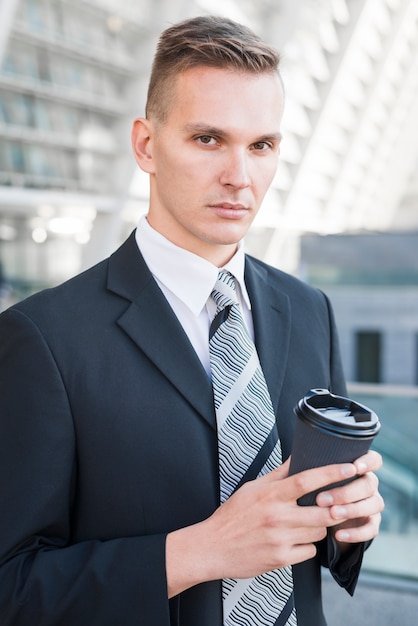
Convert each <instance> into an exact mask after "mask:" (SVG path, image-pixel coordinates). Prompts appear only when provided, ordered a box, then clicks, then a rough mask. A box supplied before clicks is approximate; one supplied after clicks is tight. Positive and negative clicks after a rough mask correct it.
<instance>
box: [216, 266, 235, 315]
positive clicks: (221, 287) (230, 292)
mask: <svg viewBox="0 0 418 626" xmlns="http://www.w3.org/2000/svg"><path fill="white" fill-rule="evenodd" d="M211 295H212V298H213V299H214V300H215V303H216V306H217V310H218V311H221V310H222V309H224V308H225V307H227V306H232V305H233V304H236V303H237V294H236V291H235V280H234V277H233V276H232V274H231V273H230V272H227V271H225V270H221V271H220V272H219V274H218V280H217V281H216V283H215V286H214V288H213V290H212V294H211Z"/></svg>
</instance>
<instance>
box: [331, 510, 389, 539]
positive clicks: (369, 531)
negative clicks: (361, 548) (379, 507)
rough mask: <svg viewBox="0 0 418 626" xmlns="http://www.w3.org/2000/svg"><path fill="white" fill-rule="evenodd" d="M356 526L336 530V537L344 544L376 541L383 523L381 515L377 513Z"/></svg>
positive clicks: (360, 521)
mask: <svg viewBox="0 0 418 626" xmlns="http://www.w3.org/2000/svg"><path fill="white" fill-rule="evenodd" d="M357 522H358V523H357V524H356V525H352V526H346V527H344V528H339V529H337V530H335V532H334V537H335V539H336V540H337V541H341V542H342V543H361V542H363V541H370V540H371V539H374V538H375V537H376V536H377V534H378V532H379V526H380V522H381V514H380V513H376V514H375V515H373V516H370V517H367V518H363V519H361V518H360V519H358V520H357Z"/></svg>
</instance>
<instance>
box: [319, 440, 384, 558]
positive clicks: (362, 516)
mask: <svg viewBox="0 0 418 626" xmlns="http://www.w3.org/2000/svg"><path fill="white" fill-rule="evenodd" d="M354 465H355V467H356V470H357V475H358V478H357V479H356V480H354V481H352V482H351V483H349V484H348V485H345V486H343V487H336V488H335V489H330V490H327V491H323V492H321V493H320V494H318V496H317V498H316V503H317V505H318V507H325V508H326V509H327V508H328V507H331V508H330V509H329V511H330V514H331V517H332V518H333V519H334V520H335V521H336V522H337V524H336V525H335V526H334V527H333V533H334V537H335V539H336V540H337V541H338V542H339V543H341V548H342V549H344V547H345V546H346V545H347V544H353V543H359V542H363V541H368V540H370V539H373V538H374V537H376V535H377V534H378V532H379V526H380V521H381V512H382V511H383V508H384V502H383V498H382V496H381V495H380V494H379V491H378V484H379V481H378V478H377V476H376V475H375V474H374V472H375V471H377V470H378V469H379V468H380V467H381V465H382V457H381V456H380V454H378V453H377V452H374V451H370V452H368V454H366V455H364V456H362V457H360V458H359V459H357V460H356V461H354Z"/></svg>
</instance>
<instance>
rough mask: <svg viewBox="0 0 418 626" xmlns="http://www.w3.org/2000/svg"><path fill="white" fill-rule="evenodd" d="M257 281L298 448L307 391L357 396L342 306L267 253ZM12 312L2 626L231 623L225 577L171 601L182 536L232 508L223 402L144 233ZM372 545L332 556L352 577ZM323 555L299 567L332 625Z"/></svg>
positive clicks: (1, 434) (265, 361) (3, 389)
mask: <svg viewBox="0 0 418 626" xmlns="http://www.w3.org/2000/svg"><path fill="white" fill-rule="evenodd" d="M184 270H185V272H187V268H184ZM246 284H247V286H248V291H249V295H250V298H251V301H252V306H253V317H254V325H255V336H256V344H257V347H258V351H259V355H260V360H261V363H262V366H263V369H264V372H265V376H266V379H267V382H268V386H269V389H270V392H271V396H272V401H273V406H274V407H275V409H276V412H277V421H278V427H279V432H280V436H281V441H282V446H283V451H284V456H285V457H286V456H288V454H289V452H290V446H291V441H292V432H293V425H294V415H293V407H294V405H295V404H296V402H297V400H298V399H299V398H300V397H301V396H303V395H304V394H305V393H306V392H307V391H308V390H309V389H310V388H312V387H327V388H331V389H332V390H333V391H334V392H336V393H343V392H344V391H345V388H344V383H343V377H342V372H341V366H340V359H339V354H338V346H337V339H336V335H335V330H334V325H333V320H332V314H331V312H330V308H329V305H328V302H327V300H326V298H325V296H324V295H323V294H322V293H320V292H319V291H316V290H314V289H312V288H310V287H308V286H306V285H304V284H302V283H301V282H299V281H297V280H295V279H294V278H292V277H290V276H287V275H286V274H283V273H282V272H280V271H278V270H275V269H273V268H271V267H268V266H267V265H265V264H263V263H262V262H260V261H258V260H255V259H252V258H247V259H246ZM0 320H1V322H0V415H1V419H0V498H1V501H0V511H1V513H0V623H1V624H2V626H52V625H53V626H58V625H60V626H93V625H94V626H168V625H170V626H221V624H222V620H221V596H220V583H219V581H214V582H210V583H207V584H203V585H200V586H197V587H195V588H193V589H190V590H188V591H186V592H185V593H183V594H181V596H180V597H178V598H175V599H174V600H172V601H171V602H170V603H169V602H168V601H167V591H166V579H165V561H164V558H165V537H166V534H167V533H168V532H170V531H172V530H174V529H178V528H180V527H183V526H186V525H189V524H193V523H195V522H198V521H200V520H203V519H204V518H206V517H208V516H209V515H211V513H212V512H213V511H214V510H215V508H216V507H217V506H218V501H219V494H218V478H217V476H218V471H217V437H216V428H215V415H214V409H213V399H212V391H211V385H210V383H209V380H208V378H207V375H206V373H205V371H204V369H203V367H202V365H201V363H200V361H199V360H198V357H197V356H196V354H195V352H194V350H193V348H192V347H191V344H190V343H189V340H188V339H187V337H186V335H185V333H184V331H183V329H182V328H181V326H180V324H179V322H178V320H177V318H176V316H175V315H174V313H173V312H172V310H171V308H170V306H169V305H168V304H167V301H166V300H165V298H164V296H163V294H162V292H161V291H160V289H159V287H158V286H157V284H156V282H155V281H154V279H153V277H152V276H151V274H150V272H149V270H148V268H147V266H146V264H145V263H144V261H143V259H142V257H141V255H140V254H139V252H138V249H137V247H136V244H135V240H134V238H133V236H131V237H130V239H128V241H127V242H125V244H123V245H122V247H121V248H120V249H119V250H118V251H117V252H116V253H115V254H114V255H112V256H111V257H110V259H108V260H106V261H103V262H102V263H100V264H99V265H97V266H95V267H94V268H92V269H90V270H88V271H87V272H85V273H83V274H81V275H80V276H78V277H76V278H74V279H72V280H70V281H69V282H67V283H65V284H64V285H61V286H59V287H57V288H54V289H51V290H47V291H45V292H43V293H40V294H37V295H35V296H33V297H31V298H29V299H28V300H26V301H24V302H22V303H20V304H18V305H16V306H14V307H13V308H12V309H10V310H8V311H7V312H5V313H3V315H2V316H1V317H0ZM361 554H362V549H360V550H359V551H358V554H357V555H356V556H355V558H354V559H351V562H350V563H349V565H348V566H347V565H344V564H343V566H342V567H340V568H338V567H333V569H334V570H335V571H334V573H335V575H336V576H337V577H338V576H339V577H340V583H341V584H343V585H346V586H348V587H352V586H353V584H355V579H356V577H357V573H358V568H359V564H360V561H361ZM326 558H327V557H326V555H325V559H326ZM319 568H320V556H318V558H316V559H313V560H311V561H308V562H306V563H304V564H302V565H298V566H296V567H295V568H294V578H295V593H296V605H297V610H298V614H299V626H320V625H322V624H324V623H325V622H324V621H323V616H322V608H321V595H320V577H319Z"/></svg>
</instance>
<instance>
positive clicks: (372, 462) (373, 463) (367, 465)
mask: <svg viewBox="0 0 418 626" xmlns="http://www.w3.org/2000/svg"><path fill="white" fill-rule="evenodd" d="M382 463H383V461H382V457H381V455H380V454H379V453H378V452H376V451H375V450H369V451H368V453H367V454H364V455H363V456H361V457H359V458H358V459H356V460H355V461H354V465H355V466H356V469H357V473H358V474H359V475H360V476H361V475H363V474H366V473H367V472H377V471H378V470H379V469H380V468H381V467H382Z"/></svg>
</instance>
